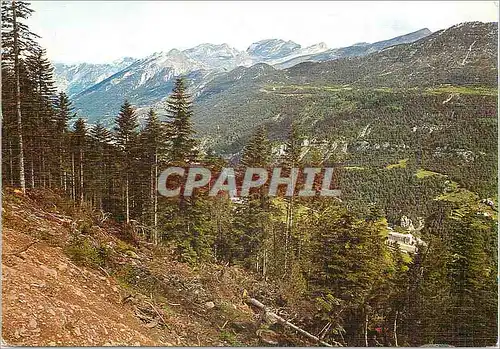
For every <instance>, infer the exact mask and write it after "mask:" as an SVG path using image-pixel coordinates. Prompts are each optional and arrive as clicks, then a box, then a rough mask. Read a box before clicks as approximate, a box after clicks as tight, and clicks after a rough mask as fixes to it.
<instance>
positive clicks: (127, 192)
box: [125, 173, 130, 224]
mask: <svg viewBox="0 0 500 349" xmlns="http://www.w3.org/2000/svg"><path fill="white" fill-rule="evenodd" d="M128 186H129V183H128V173H127V178H126V180H125V206H126V207H125V217H126V221H127V224H129V223H130V206H129V204H130V203H129V188H128Z"/></svg>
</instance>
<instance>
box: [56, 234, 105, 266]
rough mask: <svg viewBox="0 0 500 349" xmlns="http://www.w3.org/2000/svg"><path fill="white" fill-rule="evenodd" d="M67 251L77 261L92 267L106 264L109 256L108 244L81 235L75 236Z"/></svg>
mask: <svg viewBox="0 0 500 349" xmlns="http://www.w3.org/2000/svg"><path fill="white" fill-rule="evenodd" d="M65 251H66V254H67V255H68V256H69V257H70V258H71V260H72V261H74V262H75V263H77V264H80V265H84V266H87V267H92V268H96V267H103V266H105V265H106V261H107V260H108V258H109V250H108V248H107V247H106V246H103V245H101V244H99V243H95V242H93V241H92V240H90V239H89V238H86V237H81V236H78V237H75V238H73V239H72V240H71V242H70V244H69V245H68V246H67V247H66V249H65Z"/></svg>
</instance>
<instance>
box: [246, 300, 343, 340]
mask: <svg viewBox="0 0 500 349" xmlns="http://www.w3.org/2000/svg"><path fill="white" fill-rule="evenodd" d="M247 302H248V303H250V304H252V305H254V306H256V307H257V308H259V309H261V310H263V311H264V312H265V313H266V315H268V316H270V317H272V318H274V319H276V320H277V321H278V322H279V323H281V324H282V325H284V326H287V327H290V328H291V329H293V330H295V331H297V332H298V333H300V334H302V335H303V336H305V337H307V338H309V339H312V340H313V341H315V342H318V343H319V344H321V345H323V346H326V347H333V346H337V347H341V346H342V344H340V343H339V342H334V345H331V344H330V343H327V342H325V341H322V340H321V339H319V338H318V337H316V336H315V335H313V334H310V333H309V332H307V331H305V330H303V329H301V328H300V327H297V326H295V325H294V324H292V323H291V322H289V321H287V320H285V319H283V318H282V317H281V316H279V315H276V314H275V313H273V312H271V311H270V310H269V309H268V308H267V307H266V306H265V305H264V304H262V303H261V302H259V301H258V300H256V299H255V298H247Z"/></svg>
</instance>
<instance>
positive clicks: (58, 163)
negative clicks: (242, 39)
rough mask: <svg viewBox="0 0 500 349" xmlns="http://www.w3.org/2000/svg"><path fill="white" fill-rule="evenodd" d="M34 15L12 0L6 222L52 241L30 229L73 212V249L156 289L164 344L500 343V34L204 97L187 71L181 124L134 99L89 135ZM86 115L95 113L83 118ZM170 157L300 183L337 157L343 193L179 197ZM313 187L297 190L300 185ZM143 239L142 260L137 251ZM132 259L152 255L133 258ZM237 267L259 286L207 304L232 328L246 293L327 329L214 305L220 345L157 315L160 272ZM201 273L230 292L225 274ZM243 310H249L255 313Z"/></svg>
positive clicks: (5, 60) (269, 73)
mask: <svg viewBox="0 0 500 349" xmlns="http://www.w3.org/2000/svg"><path fill="white" fill-rule="evenodd" d="M30 14H31V10H30V7H29V4H27V3H25V2H20V1H15V2H4V3H2V21H3V27H2V42H3V51H2V114H3V119H2V121H3V122H2V182H3V186H4V188H3V192H4V193H7V195H9V198H10V199H9V200H10V201H9V204H8V205H6V206H5V207H4V208H5V210H6V212H7V217H5V216H3V219H4V222H5V223H7V224H8V227H9V229H10V233H9V234H17V235H20V234H26V235H27V236H29V237H35V238H37V239H45V240H48V242H46V243H47V244H48V243H49V242H50V241H51V237H50V236H47V235H42V236H39V235H36V236H35V235H34V234H39V232H38V231H37V230H36V229H32V228H33V226H32V225H30V223H29V219H31V218H33V215H34V216H35V217H37V219H40V217H45V218H46V217H49V218H48V219H52V218H53V217H52V216H51V215H47V214H45V213H43V212H42V213H40V211H39V210H38V209H37V207H38V206H37V205H41V204H42V203H44V205H47V204H46V200H47V197H49V198H53V201H54V204H56V203H57V205H64V206H66V205H67V206H69V208H68V211H67V212H66V213H65V214H64V217H62V218H61V217H59V219H63V218H64V219H66V218H67V219H69V220H70V221H73V220H74V224H73V225H71V226H70V228H71V230H69V231H70V232H71V234H69V235H68V239H69V240H67V241H65V242H64V245H63V246H65V247H66V248H65V249H64V253H66V255H67V256H68V258H70V259H71V260H72V263H74V264H75V265H80V266H81V267H85V268H87V269H89V270H94V272H99V273H100V272H102V273H104V274H105V275H106V277H107V278H109V279H110V280H113V282H115V281H117V282H118V281H120V280H121V282H126V285H125V286H127V287H132V288H131V289H132V290H134V291H133V292H136V293H138V294H141V295H143V296H144V295H146V298H145V299H144V298H140V299H142V300H145V301H147V302H150V303H151V302H152V303H151V304H149V305H147V304H146V305H147V306H145V305H144V304H142V303H141V304H139V305H141V306H145V307H146V309H147V310H148V311H151V312H152V313H150V316H149V318H148V317H146V320H147V319H149V320H152V319H156V321H157V323H156V324H154V326H153V325H152V324H151V322H149V321H146V324H147V325H148V326H152V327H154V328H155V335H156V336H159V337H157V338H162V339H161V341H157V342H155V343H156V344H159V343H161V344H162V345H168V344H173V345H180V344H190V345H196V344H197V345H204V344H205V343H208V344H223V345H238V344H246V345H255V344H257V343H258V344H261V345H305V344H308V345H309V344H315V343H317V342H319V341H321V342H320V343H321V344H323V345H325V343H326V344H327V345H335V346H340V345H342V346H375V345H385V346H420V345H424V344H438V343H439V344H449V345H454V346H486V345H494V344H495V343H496V342H497V316H496V311H497V296H498V294H497V288H498V283H497V282H498V281H497V207H498V206H497V199H498V198H497V194H496V193H497V177H498V166H497V165H498V164H497V136H498V123H497V97H496V96H497V86H496V73H497V72H496V50H497V48H496V36H497V26H496V24H483V23H466V24H463V25H459V26H455V27H452V28H449V29H447V30H445V31H440V32H437V33H434V34H432V35H430V36H428V37H426V38H423V39H421V40H419V41H417V42H414V43H410V44H403V45H398V46H394V47H392V48H389V49H386V50H383V51H382V52H379V53H374V54H371V55H368V56H366V57H363V58H349V59H341V60H337V61H332V62H323V63H304V64H301V65H298V66H295V67H292V68H290V69H287V70H284V71H279V70H276V69H274V68H272V67H270V66H269V65H266V64H256V65H253V66H251V67H248V68H244V67H238V68H235V69H234V70H232V71H230V72H228V73H227V74H222V75H221V76H220V77H219V78H217V79H214V80H213V81H212V82H211V83H210V84H207V86H205V87H204V89H203V92H202V93H200V94H199V96H198V98H197V99H196V100H195V102H194V104H193V98H192V96H190V95H189V94H188V86H189V83H190V82H189V80H188V79H186V78H185V77H176V79H175V83H174V84H173V88H172V90H171V91H168V93H167V91H166V90H165V86H164V85H161V84H159V85H158V86H154V88H155V91H156V92H157V93H160V92H161V93H164V94H167V95H166V96H165V97H166V102H165V103H163V104H161V113H162V114H163V115H165V116H166V117H165V118H164V119H165V120H163V118H162V119H160V118H159V116H158V114H159V112H158V108H159V107H160V106H159V105H156V106H155V108H151V109H150V110H149V112H148V115H147V118H146V119H145V120H144V126H141V125H140V123H139V120H138V114H137V112H136V108H135V107H134V106H133V105H132V104H131V103H129V102H128V101H127V100H125V101H122V100H121V97H123V96H121V95H120V97H119V98H120V102H119V103H121V108H120V109H119V110H116V113H115V114H116V115H114V118H113V123H112V126H111V127H105V126H104V125H103V124H102V123H96V124H93V125H89V124H87V122H86V120H85V115H75V111H74V108H73V104H72V101H71V100H70V99H69V97H68V96H67V95H66V94H65V93H59V94H56V92H55V87H54V80H53V67H52V66H51V64H50V62H48V60H47V58H46V53H45V51H44V50H43V48H41V47H40V45H39V44H38V43H37V42H36V40H37V36H36V35H35V34H34V33H31V32H30V30H29V26H28V25H29V17H30ZM429 65H430V67H429ZM156 87H158V89H156ZM144 88H145V89H147V88H148V87H147V86H145V87H144ZM169 90H170V89H169ZM115 102H116V101H115ZM70 119H77V121H76V122H75V123H74V125H69V120H70ZM169 166H178V167H184V168H188V167H206V168H209V169H211V170H212V171H213V172H214V173H218V172H220V171H221V170H222V169H223V168H225V167H234V168H235V170H236V173H237V175H238V176H239V175H240V174H241V173H243V172H244V169H245V168H250V167H261V168H268V169H270V168H274V167H281V168H283V169H284V171H285V172H287V173H289V171H291V169H292V168H297V167H299V168H304V167H329V166H332V167H333V166H335V167H336V168H338V173H337V179H338V189H340V190H341V193H342V195H341V197H340V198H333V197H318V196H312V197H299V196H288V197H287V196H284V195H278V196H270V195H269V193H268V183H267V184H266V185H264V186H262V187H260V188H259V189H258V190H255V191H252V192H251V193H250V195H249V196H245V197H240V198H238V199H236V200H234V199H233V200H232V199H231V198H230V197H229V196H228V195H227V193H223V192H221V193H219V195H217V196H214V197H211V196H208V195H207V192H208V190H209V188H208V187H207V186H205V187H202V188H198V189H196V190H195V191H194V193H193V195H191V196H178V197H172V198H167V197H163V196H161V195H159V193H158V183H157V178H158V175H159V173H160V172H161V171H162V170H163V169H165V168H167V167H169ZM304 185H305V184H304V182H303V181H302V180H299V181H298V188H297V189H300V188H301V187H303V186H304ZM13 188H15V191H14V189H13ZM280 188H281V187H280ZM280 192H281V189H280ZM40 193H43V195H42V194H40ZM16 197H17V199H16ZM31 200H33V201H34V203H32V201H31ZM26 205H33V206H34V207H35V209H26V208H25V207H26ZM49 206H50V205H49ZM16 207H17V208H18V209H20V208H23V210H25V211H23V212H26V214H25V216H26V217H24V218H23V215H21V216H19V214H16V213H15V211H16ZM53 209H54V210H59V209H58V208H57V207H56V208H53ZM44 210H48V209H47V208H44ZM89 211H90V212H93V214H91V215H90V216H84V217H82V218H81V219H79V218H78V215H77V214H78V213H81V212H89ZM30 212H32V213H30ZM44 212H45V211H44ZM53 213H54V212H53ZM70 213H71V214H70ZM57 214H62V213H61V212H59V211H58V213H57ZM68 216H69V217H72V218H68ZM89 217H92V218H90V219H89ZM25 218H26V219H25ZM56 218H57V217H56ZM26 220H28V221H26ZM105 222H106V223H105ZM44 224H45V223H44ZM107 224H110V226H109V227H111V228H109V227H108V226H107ZM108 228H109V229H108ZM51 229H52V228H50V229H49V230H51ZM65 229H67V227H66V228H65ZM103 231H104V232H103ZM111 231H112V232H113V233H112V234H113V238H112V239H110V240H112V241H114V244H115V245H116V246H118V247H116V246H115V245H113V246H115V247H113V249H112V251H110V250H108V249H107V248H106V247H105V246H104V245H103V241H105V242H106V243H107V242H109V241H108V240H106V239H107V238H106V236H108V235H109V234H110V232H111ZM395 233H397V234H401V236H403V237H406V238H408V239H411V240H412V241H416V243H415V245H414V246H413V247H414V248H413V249H412V250H411V251H406V250H405V251H404V250H403V249H402V247H401V246H403V245H402V244H399V243H397V242H391V241H392V240H390V237H391V236H395V235H394V234H395ZM17 235H14V236H17ZM49 235H50V234H49ZM4 236H5V235H4ZM12 236H13V235H8V237H9V241H10V243H12V241H13V240H15V239H12ZM417 238H418V239H417ZM125 242H126V243H127V244H130V245H134V246H143V249H144V250H143V251H142V252H141V253H140V254H137V253H136V252H135V250H134V249H133V248H129V247H126V248H121V249H120V247H119V246H122V247H123V246H128V245H123V244H124V243H125ZM68 246H69V248H68ZM128 250H130V251H131V252H127V251H128ZM51 251H52V250H51ZM117 251H118V252H117ZM9 253H10V252H9ZM19 253H21V252H18V254H19ZM37 253H40V252H39V250H37ZM51 253H52V252H51ZM58 253H59V254H58V255H57V258H62V257H61V255H60V253H61V251H59V252H58ZM116 253H118V257H117V255H116ZM132 253H133V254H132ZM123 255H125V256H126V255H128V256H129V257H130V256H132V257H133V258H136V259H137V260H138V262H134V263H131V262H130V260H129V259H127V260H126V261H125V262H123V260H122V257H124V256H123ZM40 260H43V259H40ZM120 261H122V262H123V263H125V264H123V263H122V264H121V263H120ZM162 261H169V262H168V263H165V264H161V263H163V262H162ZM170 261H171V262H170ZM47 263H48V262H47ZM155 263H159V264H155ZM35 264H36V263H35ZM41 264H43V263H41ZM37 265H38V264H37ZM222 265H224V266H226V267H230V268H233V269H231V270H234V273H235V274H231V275H233V277H234V278H235V280H237V277H240V279H242V280H247V284H241V285H235V284H231V285H232V286H231V287H233V289H232V291H231V292H232V293H231V294H223V293H222V292H223V291H219V292H221V295H220V297H221V299H219V300H217V299H215V300H213V301H212V300H208V299H203V301H207V302H206V303H203V304H204V306H205V308H206V309H212V308H214V307H215V306H216V305H217V309H218V311H220V312H219V313H217V314H222V315H224V316H229V317H230V316H231V312H232V311H231V312H229V311H228V310H227V309H226V310H221V309H223V305H222V304H223V302H222V300H224V299H226V297H227V298H231V297H233V298H234V297H236V296H235V294H237V293H239V292H241V294H242V298H243V299H249V298H250V299H254V300H258V301H260V302H262V303H264V304H269V305H271V306H272V307H273V309H272V310H273V312H274V313H279V314H281V315H282V317H283V318H285V320H288V321H290V322H291V323H293V324H295V325H296V326H298V327H299V328H300V329H302V330H303V331H306V332H307V333H308V334H312V336H313V337H308V338H309V339H308V341H307V342H303V341H302V340H303V338H302V340H299V339H297V338H299V337H301V336H302V337H303V332H300V331H298V330H297V329H295V330H290V328H289V326H288V324H287V323H286V322H283V321H276V317H271V318H270V317H269V316H267V315H269V313H268V312H266V311H265V312H264V314H261V317H260V320H259V321H256V320H255V319H253V320H252V319H248V318H245V321H247V323H244V324H242V323H239V322H238V321H236V324H232V325H233V326H232V327H231V328H229V327H226V326H228V323H229V322H230V321H232V322H234V318H233V319H231V318H228V320H227V322H223V323H219V322H220V321H217V319H216V318H215V317H208V318H207V319H205V320H206V321H201V320H200V319H204V318H205V316H204V314H201V316H200V315H199V314H197V315H196V318H197V319H198V320H197V325H196V326H199V324H203V325H204V326H207V327H209V330H208V331H207V333H210V335H211V336H212V337H210V338H211V339H212V340H210V341H209V340H207V341H206V342H205V343H204V342H201V341H200V340H199V339H198V341H196V342H195V341H194V340H192V339H190V340H184V339H179V340H178V341H177V343H176V342H175V341H174V340H170V339H169V336H170V335H172V334H171V330H170V329H169V328H168V323H169V322H168V321H166V320H165V318H164V316H165V312H164V310H162V311H161V312H160V311H159V310H158V309H157V308H156V307H155V304H156V303H155V301H156V300H158V302H160V301H161V298H154V297H167V296H168V294H167V293H168V292H171V291H172V289H171V288H170V286H168V285H167V286H165V284H164V280H162V279H161V277H163V276H164V274H162V273H165V272H168V270H166V271H165V270H163V269H161V268H173V269H174V268H177V267H179V266H182V268H185V270H188V272H186V274H185V275H184V276H180V277H181V278H182V277H187V276H186V275H189V276H190V277H191V276H192V275H194V274H191V273H195V272H198V271H200V272H203V271H205V270H217V266H219V267H220V266H222ZM134 266H135V267H134ZM159 266H160V267H161V268H160V267H159ZM3 268H4V270H5V266H4V265H3ZM11 268H12V267H11ZM151 268H156V269H151ZM158 268H160V269H161V272H160V271H159V269H158ZM179 268H180V267H179ZM212 268H214V269H212ZM152 270H153V271H155V272H154V273H153V272H152ZM223 270H225V269H223ZM10 272H14V271H13V270H12V269H9V273H10ZM222 273H223V272H221V275H219V276H220V277H222V276H223V275H222ZM202 275H204V277H206V278H208V279H207V280H205V283H206V284H208V285H212V287H215V286H213V285H214V284H213V283H212V282H213V281H214V278H215V279H217V277H218V276H216V275H214V274H213V273H207V274H202ZM238 275H239V276H238ZM10 277H12V275H11V276H10ZM210 278H212V279H210ZM238 280H239V279H238ZM248 280H251V281H248ZM81 282H83V281H82V280H81V279H78V283H81ZM180 284H181V285H185V284H183V282H182V280H181V281H180ZM193 284H196V285H199V284H200V282H198V281H197V282H194V281H193ZM248 284H250V285H251V286H253V287H249V286H248ZM183 287H184V286H183ZM193 287H194V286H193ZM83 288H84V287H83V285H82V289H83ZM150 289H154V294H153V292H151V294H148V291H149V290H150ZM179 290H180V291H179ZM25 292H27V293H28V292H31V291H29V290H26V291H25ZM176 292H177V293H176V294H177V295H178V294H179V292H183V288H182V287H179V288H178V290H177V291H176ZM185 292H189V293H188V294H189V295H190V296H193V297H194V298H193V299H196V301H194V300H192V299H191V298H189V302H191V303H189V302H186V303H183V308H182V309H184V307H186V308H185V309H184V310H180V311H179V312H175V314H174V315H172V316H180V317H182V316H187V315H186V314H187V312H188V311H194V312H198V310H199V309H198V308H197V307H198V305H197V304H198V303H196V302H198V301H199V299H201V298H203V297H201V295H200V294H197V293H195V292H194V291H193V289H192V288H189V287H188V288H186V289H185ZM191 292H192V293H191ZM200 292H201V291H200ZM94 296H95V295H94ZM94 296H92V299H94V300H95V298H94ZM148 296H149V297H150V298H149V300H148V298H147V297H148ZM141 297H142V296H141ZM197 297H201V298H197ZM155 299H156V300H155ZM163 301H165V299H163ZM210 302H212V303H211V304H208V303H210ZM185 304H191V305H190V307H187V306H186V305H185ZM200 304H201V303H200ZM253 304H254V305H255V302H254V303H253ZM23 306H25V305H20V306H19V307H23ZM116 309H120V307H118V306H116V305H113V311H114V312H116V311H117V310H116ZM155 309H156V310H155ZM197 309H198V310H197ZM7 310H8V311H13V310H12V308H7ZM240 310H241V309H240ZM240 310H238V309H236V311H235V312H234V316H243V317H244V316H250V318H252V316H251V315H249V312H246V310H245V311H240ZM26 311H27V310H26ZM184 311H185V312H184ZM257 311H258V309H257V310H256V312H257ZM3 313H4V318H3V326H9V321H10V320H9V314H8V313H7V314H6V312H5V311H4V312H3ZM151 314H153V315H151ZM129 315H130V314H128V313H127V316H129ZM99 316H104V315H103V314H102V313H99ZM151 316H153V318H151ZM256 317H259V316H256ZM18 318H19V317H18ZM127 319H129V318H127ZM169 319H170V318H169ZM273 319H274V320H273ZM254 320H255V321H254ZM28 321H30V320H29V319H26V326H28V327H29V328H32V327H33V326H32V323H31V322H28ZM116 321H118V322H119V321H120V320H116ZM124 321H125V320H124ZM6 324H7V325H6ZM129 326H130V328H134V329H135V328H136V327H134V326H132V325H130V324H129ZM34 328H35V329H36V328H37V326H35V327H34ZM196 328H197V329H198V327H196ZM249 329H251V331H250V330H249ZM156 330H158V332H156ZM137 331H138V333H141V331H139V330H137ZM287 331H290V332H287ZM11 332H12V331H11ZM85 333H87V332H85ZM185 333H188V335H194V333H195V332H194V330H189V331H188V330H186V331H185ZM196 333H197V332H196ZM214 333H217V334H218V335H219V336H220V337H219V339H218V340H213V338H214V337H213V334H214ZM286 333H293V336H291V337H288V336H285V337H286V338H288V339H287V341H288V342H285V341H283V337H282V336H280V334H286ZM11 334H12V336H14V337H15V332H12V333H11ZM18 334H19V333H18ZM19 336H21V337H22V335H21V334H19ZM99 336H102V340H100V341H94V342H91V343H94V344H95V343H106V342H108V341H107V340H106V333H104V332H102V333H101V334H99ZM172 336H173V335H172ZM146 337H147V336H146ZM112 338H115V337H112ZM276 338H279V340H277V339H276ZM311 338H312V339H311ZM18 339H19V338H18ZM143 339H144V338H142V337H141V340H143ZM141 340H138V341H139V342H141ZM240 340H241V342H240ZM311 340H312V342H310V341H311ZM150 341H154V340H153V339H151V338H149V337H148V338H146V339H145V340H144V343H150ZM34 342H36V341H33V342H29V344H40V343H34ZM68 343H70V341H68ZM71 343H75V344H78V343H76V342H71ZM85 343H88V342H85ZM126 343H129V344H130V343H133V338H132V339H131V338H127V341H126ZM141 343H142V342H141ZM62 344H66V343H62Z"/></svg>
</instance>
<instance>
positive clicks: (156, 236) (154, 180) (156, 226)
mask: <svg viewBox="0 0 500 349" xmlns="http://www.w3.org/2000/svg"><path fill="white" fill-rule="evenodd" d="M157 178H158V152H155V174H154V178H153V185H154V194H153V197H154V204H153V210H154V235H155V245H157V244H158V182H157Z"/></svg>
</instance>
